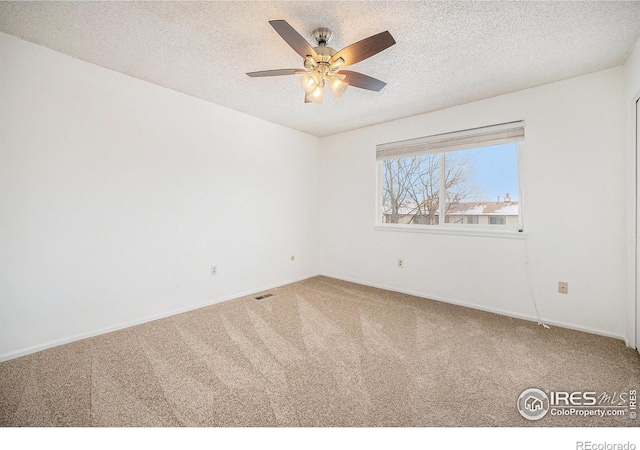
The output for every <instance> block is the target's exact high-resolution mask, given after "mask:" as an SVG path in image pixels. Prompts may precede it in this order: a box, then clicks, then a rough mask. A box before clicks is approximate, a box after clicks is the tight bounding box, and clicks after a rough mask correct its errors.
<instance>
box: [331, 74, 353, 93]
mask: <svg viewBox="0 0 640 450" xmlns="http://www.w3.org/2000/svg"><path fill="white" fill-rule="evenodd" d="M329 87H330V88H331V90H332V91H333V95H335V96H336V97H340V96H341V95H342V94H344V91H346V90H347V88H348V87H349V85H348V84H347V83H345V82H344V81H342V80H341V79H340V78H338V77H337V76H335V75H334V76H332V77H331V78H329Z"/></svg>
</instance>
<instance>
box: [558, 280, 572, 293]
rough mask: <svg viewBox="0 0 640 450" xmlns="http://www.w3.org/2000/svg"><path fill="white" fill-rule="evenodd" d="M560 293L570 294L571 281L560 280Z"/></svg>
mask: <svg viewBox="0 0 640 450" xmlns="http://www.w3.org/2000/svg"><path fill="white" fill-rule="evenodd" d="M558 293H560V294H568V293H569V283H567V282H566V281H558Z"/></svg>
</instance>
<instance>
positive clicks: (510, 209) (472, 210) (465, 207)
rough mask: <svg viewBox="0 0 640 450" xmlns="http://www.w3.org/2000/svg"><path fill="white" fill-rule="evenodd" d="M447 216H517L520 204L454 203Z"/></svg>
mask: <svg viewBox="0 0 640 450" xmlns="http://www.w3.org/2000/svg"><path fill="white" fill-rule="evenodd" d="M447 214H450V215H467V216H517V215H518V202H464V203H454V204H452V205H451V206H449V209H447Z"/></svg>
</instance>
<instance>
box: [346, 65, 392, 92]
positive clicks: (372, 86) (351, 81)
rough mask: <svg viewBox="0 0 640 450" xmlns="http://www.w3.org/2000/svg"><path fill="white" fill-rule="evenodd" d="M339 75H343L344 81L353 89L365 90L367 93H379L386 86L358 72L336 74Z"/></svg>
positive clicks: (348, 71)
mask: <svg viewBox="0 0 640 450" xmlns="http://www.w3.org/2000/svg"><path fill="white" fill-rule="evenodd" d="M338 74H340V75H345V79H344V81H345V82H346V83H347V84H348V85H349V86H353V87H357V88H360V89H367V90H369V91H376V92H379V91H380V90H381V89H382V88H383V87H385V86H386V85H387V83H385V82H384V81H380V80H377V79H375V78H373V77H370V76H369V75H365V74H363V73H360V72H353V71H351V70H341V71H340V72H338Z"/></svg>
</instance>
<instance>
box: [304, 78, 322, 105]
mask: <svg viewBox="0 0 640 450" xmlns="http://www.w3.org/2000/svg"><path fill="white" fill-rule="evenodd" d="M323 88H324V83H322V82H321V83H320V84H318V85H317V86H316V88H315V89H314V90H313V92H309V93H308V94H307V95H306V96H305V99H306V100H307V101H309V102H311V103H322V91H323Z"/></svg>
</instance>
